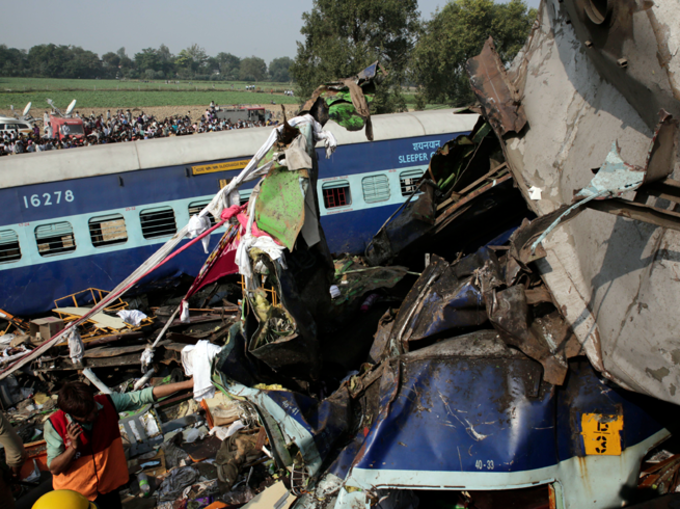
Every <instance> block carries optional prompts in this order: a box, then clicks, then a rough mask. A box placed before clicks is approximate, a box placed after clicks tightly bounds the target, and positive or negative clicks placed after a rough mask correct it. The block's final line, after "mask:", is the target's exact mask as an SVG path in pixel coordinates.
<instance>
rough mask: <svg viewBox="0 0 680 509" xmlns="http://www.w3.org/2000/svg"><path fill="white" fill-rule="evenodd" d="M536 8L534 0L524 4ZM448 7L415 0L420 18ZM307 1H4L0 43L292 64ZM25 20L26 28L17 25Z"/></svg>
mask: <svg viewBox="0 0 680 509" xmlns="http://www.w3.org/2000/svg"><path fill="white" fill-rule="evenodd" d="M525 1H527V4H528V5H529V6H530V7H538V2H539V0H525ZM446 3H447V2H446V0H418V5H419V10H420V12H421V15H422V17H423V18H424V19H429V18H430V17H431V14H432V13H433V12H434V11H435V10H436V9H437V8H438V7H439V9H441V8H442V7H443V6H444V5H446ZM312 5H313V0H239V1H234V0H193V1H187V0H141V1H139V0H117V1H114V2H110V1H101V0H88V1H83V0H63V1H61V2H54V1H53V0H22V1H21V2H4V5H3V6H2V18H3V19H4V20H12V22H5V23H3V27H2V30H0V44H6V45H7V46H8V47H10V48H19V49H26V50H28V49H29V48H30V47H31V46H35V45H36V44H49V43H54V44H65V45H74V46H81V47H82V48H83V49H86V50H90V51H94V52H95V53H97V54H98V55H99V56H100V57H101V56H102V55H103V54H104V53H107V52H109V51H117V50H118V48H121V47H124V48H125V51H126V53H127V54H128V56H129V57H131V58H133V57H134V54H135V53H138V52H139V51H141V50H142V49H143V48H149V47H151V48H158V47H159V46H160V45H161V44H165V45H166V46H168V48H170V51H171V52H172V53H173V54H175V55H176V54H177V53H179V52H180V50H182V49H183V48H186V47H189V46H191V45H192V44H194V43H196V44H198V45H199V46H201V47H202V48H204V49H205V50H206V52H207V54H208V55H210V56H215V55H217V54H218V53H220V52H225V53H231V54H233V55H236V56H237V57H240V58H245V57H250V56H257V57H260V58H262V59H264V60H265V62H266V63H267V64H269V63H270V62H271V61H272V60H273V59H274V58H279V57H284V56H288V57H291V58H294V57H295V54H296V52H297V45H296V41H302V36H301V35H300V28H301V27H302V13H303V12H306V11H310V10H311V9H312ZM22 19H26V22H22V21H21V20H22Z"/></svg>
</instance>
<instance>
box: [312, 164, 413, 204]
mask: <svg viewBox="0 0 680 509" xmlns="http://www.w3.org/2000/svg"><path fill="white" fill-rule="evenodd" d="M424 173H425V171H424V170H409V171H404V172H401V173H400V174H399V187H400V191H401V196H409V195H411V193H413V192H414V191H415V190H416V189H417V188H418V184H420V181H421V180H422V179H423V174H424ZM321 189H322V191H323V204H324V206H325V207H326V208H327V209H332V208H335V207H344V206H346V205H351V204H352V193H351V191H350V185H349V181H347V180H333V181H332V182H325V183H324V184H323V185H322V186H321ZM361 192H362V193H363V196H364V201H365V202H366V203H378V202H381V201H386V200H389V199H390V181H389V179H388V178H387V175H371V176H369V177H364V178H362V179H361Z"/></svg>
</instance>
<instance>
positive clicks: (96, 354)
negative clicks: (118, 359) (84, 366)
mask: <svg viewBox="0 0 680 509" xmlns="http://www.w3.org/2000/svg"><path fill="white" fill-rule="evenodd" d="M145 348H146V343H144V344H141V345H131V346H119V347H112V346H101V347H99V348H93V349H92V350H86V351H85V353H84V354H83V358H85V359H100V358H104V357H115V356H116V355H125V354H128V353H132V352H141V351H143V350H144V349H145Z"/></svg>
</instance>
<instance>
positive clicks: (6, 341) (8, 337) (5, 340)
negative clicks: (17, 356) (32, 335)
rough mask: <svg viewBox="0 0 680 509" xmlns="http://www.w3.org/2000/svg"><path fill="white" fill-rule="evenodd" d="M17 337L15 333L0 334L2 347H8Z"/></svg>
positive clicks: (0, 346) (0, 345)
mask: <svg viewBox="0 0 680 509" xmlns="http://www.w3.org/2000/svg"><path fill="white" fill-rule="evenodd" d="M15 337H16V336H15V335H14V334H3V335H2V336H0V348H8V347H9V346H10V343H11V342H12V340H13V339H14V338H15Z"/></svg>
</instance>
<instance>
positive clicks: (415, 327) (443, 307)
mask: <svg viewBox="0 0 680 509" xmlns="http://www.w3.org/2000/svg"><path fill="white" fill-rule="evenodd" d="M486 321H487V315H486V309H485V307H484V300H483V297H482V293H481V292H480V290H479V288H478V287H477V286H475V284H474V282H473V277H472V276H469V277H465V278H462V279H458V277H457V276H456V272H455V271H454V269H453V268H451V266H449V264H448V263H447V262H446V261H445V260H443V259H442V258H439V257H438V256H436V255H434V256H433V257H432V262H431V263H430V265H428V266H427V267H426V268H425V270H424V271H423V273H422V274H421V276H420V277H419V278H418V280H417V281H416V283H415V284H414V285H413V288H411V290H410V291H409V293H408V295H407V296H406V299H404V302H403V303H402V305H401V307H400V308H399V313H398V314H397V317H396V319H395V322H394V325H393V327H392V330H391V332H392V334H391V335H392V338H394V341H395V342H396V343H397V344H400V345H401V349H402V350H403V351H405V352H408V351H409V349H410V347H409V343H410V342H411V341H418V340H421V339H425V338H428V337H431V336H434V335H436V334H440V333H442V332H446V331H450V330H452V329H455V328H464V327H470V326H479V325H481V324H483V323H484V322H486Z"/></svg>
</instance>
